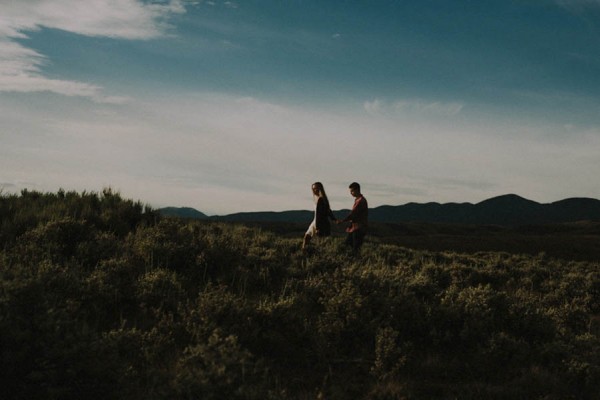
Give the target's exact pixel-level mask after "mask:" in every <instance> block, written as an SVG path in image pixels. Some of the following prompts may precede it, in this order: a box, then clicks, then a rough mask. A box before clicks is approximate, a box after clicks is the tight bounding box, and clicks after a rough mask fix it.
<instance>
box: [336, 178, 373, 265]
mask: <svg viewBox="0 0 600 400" xmlns="http://www.w3.org/2000/svg"><path fill="white" fill-rule="evenodd" d="M349 188H350V194H351V195H352V197H354V205H353V206H352V211H350V214H348V216H347V217H346V218H344V219H342V220H338V223H340V222H350V226H349V227H348V228H347V229H346V232H348V236H347V237H346V242H345V243H346V244H347V245H349V246H350V247H352V251H353V252H354V253H355V254H356V253H358V251H359V250H360V247H361V246H362V244H363V241H364V238H365V235H366V234H367V226H368V217H369V206H368V204H367V199H365V197H364V196H363V195H362V193H361V192H360V185H359V184H358V183H356V182H352V183H351V184H350V186H349Z"/></svg>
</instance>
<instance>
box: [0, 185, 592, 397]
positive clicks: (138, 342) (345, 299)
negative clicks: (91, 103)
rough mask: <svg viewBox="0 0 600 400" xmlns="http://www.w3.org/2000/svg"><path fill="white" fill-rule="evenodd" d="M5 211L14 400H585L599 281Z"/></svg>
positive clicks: (137, 222) (548, 263) (5, 365)
mask: <svg viewBox="0 0 600 400" xmlns="http://www.w3.org/2000/svg"><path fill="white" fill-rule="evenodd" d="M299 249H300V238H285V237H282V236H279V235H275V234H274V233H272V232H270V231H265V230H261V229H260V228H257V227H254V228H251V227H246V226H242V225H235V224H227V223H216V222H207V221H198V220H195V221H185V220H181V219H169V218H160V217H159V216H158V215H157V214H156V213H155V211H153V210H152V209H151V208H149V207H145V206H143V205H142V204H140V203H139V202H138V203H135V202H132V201H130V200H125V199H122V198H121V197H120V195H119V194H117V193H114V192H112V191H111V190H105V191H104V192H103V193H102V194H97V193H83V194H78V193H73V192H68V193H65V192H64V191H60V192H58V193H57V194H42V193H38V192H28V191H24V192H22V193H21V194H20V195H6V194H4V195H2V196H0V251H1V252H0V351H1V361H0V362H1V364H0V379H1V381H2V387H3V393H4V396H5V397H4V398H11V399H81V398H119V399H140V398H144V399H164V398H169V399H351V398H353V399H373V400H374V399H454V398H460V399H481V398H488V399H518V398H527V399H596V398H598V393H600V336H599V335H600V269H599V264H598V262H594V261H579V262H576V261H565V260H559V259H554V258H550V257H548V256H546V255H544V254H539V255H536V256H531V255H517V254H510V253H505V252H480V253H475V254H460V253H453V252H430V251H425V250H411V249H408V248H404V247H400V246H398V245H394V244H386V243H381V242H378V241H374V240H371V241H370V242H368V243H366V244H365V246H364V249H363V252H362V255H361V256H360V257H358V258H353V257H352V256H351V255H350V254H348V253H347V252H346V251H345V249H344V248H343V246H342V241H341V239H340V238H338V237H333V238H328V239H325V240H321V241H320V242H318V243H316V246H314V247H313V248H312V249H313V251H311V252H310V254H303V253H301V252H300V251H299Z"/></svg>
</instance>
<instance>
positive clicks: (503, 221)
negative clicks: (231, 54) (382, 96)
mask: <svg viewBox="0 0 600 400" xmlns="http://www.w3.org/2000/svg"><path fill="white" fill-rule="evenodd" d="M159 211H160V212H161V213H162V214H163V215H169V216H179V217H185V218H203V219H210V220H215V221H237V222H310V220H311V219H312V217H313V211H309V210H294V211H281V212H272V211H268V212H242V213H234V214H228V215H223V216H211V217H207V216H206V215H205V214H203V213H201V212H199V211H197V210H194V209H191V208H183V209H175V208H166V209H160V210H159ZM348 212H349V210H339V211H335V212H334V213H335V214H336V216H338V217H342V216H345V215H347V213H348ZM369 219H370V221H372V222H386V223H404V222H427V223H450V224H473V225H501V226H522V225H538V224H555V223H566V222H577V221H600V200H597V199H592V198H569V199H565V200H560V201H556V202H553V203H538V202H535V201H532V200H528V199H525V198H523V197H521V196H518V195H515V194H507V195H503V196H498V197H493V198H490V199H487V200H484V201H482V202H480V203H476V204H472V203H444V204H441V203H433V202H432V203H407V204H404V205H398V206H390V205H384V206H379V207H375V208H370V209H369Z"/></svg>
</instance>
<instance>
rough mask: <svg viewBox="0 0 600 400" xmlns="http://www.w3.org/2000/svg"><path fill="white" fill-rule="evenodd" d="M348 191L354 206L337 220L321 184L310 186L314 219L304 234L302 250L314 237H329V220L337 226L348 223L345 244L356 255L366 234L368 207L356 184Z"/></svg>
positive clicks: (316, 183) (352, 184) (353, 183)
mask: <svg viewBox="0 0 600 400" xmlns="http://www.w3.org/2000/svg"><path fill="white" fill-rule="evenodd" d="M349 189H350V194H351V195H352V197H354V205H353V206H352V210H351V211H350V213H349V214H348V215H347V216H346V217H345V218H344V219H337V218H336V217H335V216H334V215H333V212H332V211H331V207H330V206H329V200H328V199H327V194H326V193H325V188H324V187H323V184H322V183H321V182H315V183H313V184H312V192H313V197H314V199H315V217H314V219H313V221H312V223H311V224H310V226H309V227H308V230H307V231H306V233H305V234H304V241H303V243H302V250H305V249H306V247H307V246H308V244H309V243H310V240H311V239H312V238H313V237H314V236H320V237H323V236H329V235H331V225H330V223H329V220H330V219H331V220H333V221H335V222H336V223H338V224H341V223H344V222H349V223H350V225H349V226H348V228H346V232H347V233H348V236H347V237H346V241H345V244H346V245H348V246H350V247H351V248H352V250H353V252H354V253H358V251H359V249H360V246H361V245H362V243H363V239H364V237H365V235H366V233H367V225H368V216H369V207H368V205H367V199H366V198H365V197H364V196H363V195H362V193H361V191H360V185H359V184H358V183H356V182H352V183H351V184H350V186H349Z"/></svg>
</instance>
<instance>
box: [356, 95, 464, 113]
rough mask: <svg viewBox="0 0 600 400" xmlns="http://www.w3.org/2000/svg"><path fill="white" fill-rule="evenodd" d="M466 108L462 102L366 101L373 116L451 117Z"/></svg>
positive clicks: (365, 107)
mask: <svg viewBox="0 0 600 400" xmlns="http://www.w3.org/2000/svg"><path fill="white" fill-rule="evenodd" d="M463 107H464V104H462V103H460V102H441V101H425V100H415V99H406V100H397V101H394V102H386V101H384V100H380V99H374V100H369V101H365V103H364V109H365V111H367V113H369V114H371V115H388V116H389V115H394V114H396V115H406V114H412V115H419V116H431V117H451V116H455V115H458V114H459V113H460V112H461V111H462V109H463Z"/></svg>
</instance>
